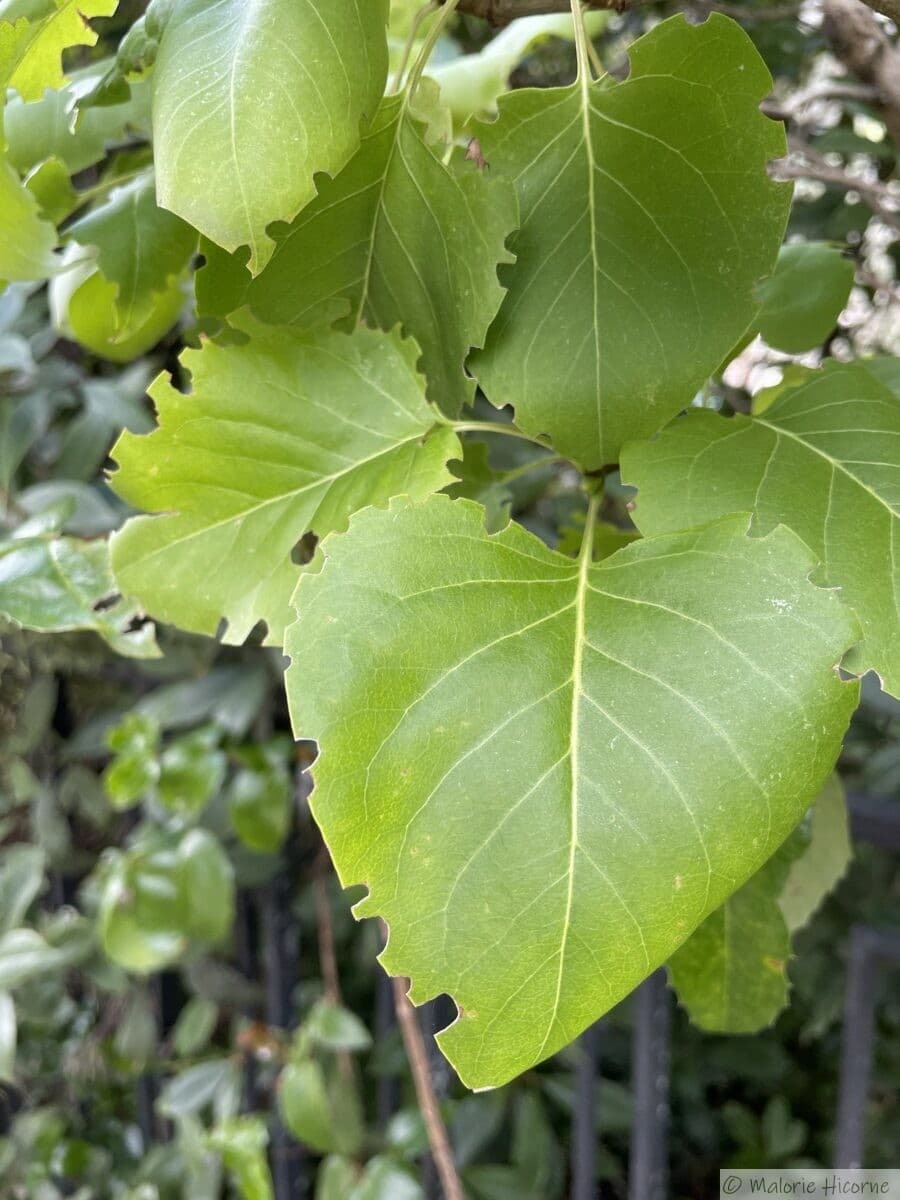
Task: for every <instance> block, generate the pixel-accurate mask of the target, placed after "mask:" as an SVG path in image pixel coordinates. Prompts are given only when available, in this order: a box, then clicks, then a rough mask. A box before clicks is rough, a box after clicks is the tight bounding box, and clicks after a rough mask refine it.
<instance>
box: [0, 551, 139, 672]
mask: <svg viewBox="0 0 900 1200" xmlns="http://www.w3.org/2000/svg"><path fill="white" fill-rule="evenodd" d="M116 594H117V593H116V585H115V583H114V581H113V577H112V572H111V570H110V566H109V548H108V546H107V544H106V542H104V541H93V542H81V541H78V540H77V539H76V538H65V537H62V538H38V537H35V538H30V537H24V538H18V539H14V540H12V541H8V542H3V543H2V544H0V597H2V598H0V616H2V617H4V618H5V619H6V620H10V621H14V622H15V623H16V624H17V625H21V626H22V628H24V629H34V630H37V631H38V632H39V633H59V632H63V631H65V630H72V629H87V630H92V631H93V632H94V633H96V634H99V636H100V637H102V638H103V640H104V641H106V642H108V643H109V645H110V646H112V648H113V649H114V650H115V651H116V652H117V653H118V654H125V655H128V656H129V657H131V658H157V657H158V656H159V649H158V647H157V645H156V640H155V633H154V629H153V626H152V625H150V624H143V625H140V626H139V627H138V628H136V629H132V628H130V626H131V624H132V622H133V621H134V620H135V618H136V617H137V616H138V610H137V607H136V606H135V605H134V604H132V603H130V602H129V601H127V600H125V599H123V598H119V599H115V597H116Z"/></svg>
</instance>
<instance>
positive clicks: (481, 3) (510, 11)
mask: <svg viewBox="0 0 900 1200" xmlns="http://www.w3.org/2000/svg"><path fill="white" fill-rule="evenodd" d="M583 2H584V4H585V7H586V8H589V9H598V10H602V9H606V10H611V11H613V12H627V11H628V10H629V9H632V8H637V7H638V6H641V5H645V4H653V3H655V2H656V0H583ZM439 3H443V0H439ZM865 3H866V4H867V5H868V6H869V7H870V8H872V9H874V10H875V11H876V12H880V13H883V14H884V15H885V16H886V17H890V18H891V20H892V21H895V22H897V24H898V25H900V0H865ZM706 7H709V8H710V10H714V11H716V12H724V13H725V14H726V15H728V16H732V17H735V18H736V19H737V20H746V21H769V20H784V19H785V18H787V17H790V16H793V15H795V14H796V12H797V11H798V9H799V4H797V5H793V4H784V5H769V6H768V7H765V8H764V7H762V6H760V7H758V8H757V7H751V6H750V5H747V6H746V7H743V6H741V5H740V4H729V3H722V4H715V3H712V4H709V5H708V6H707V5H704V8H706ZM570 9H571V0H460V2H459V7H458V9H457V11H458V12H461V13H468V14H469V16H471V17H481V18H482V19H483V20H485V21H488V22H489V23H490V24H491V25H496V26H501V25H508V24H509V23H510V21H515V20H516V19H517V18H518V17H535V16H539V15H543V14H545V13H564V12H569V11H570Z"/></svg>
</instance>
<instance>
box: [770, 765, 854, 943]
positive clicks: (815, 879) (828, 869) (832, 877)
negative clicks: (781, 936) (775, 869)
mask: <svg viewBox="0 0 900 1200" xmlns="http://www.w3.org/2000/svg"><path fill="white" fill-rule="evenodd" d="M806 819H807V820H808V822H809V833H808V837H809V842H808V845H807V846H806V847H805V848H804V850H803V851H802V853H800V854H799V855H798V856H797V857H796V858H795V859H794V861H793V862H792V863H791V866H790V870H789V871H788V876H787V879H786V880H785V883H784V887H783V888H782V891H781V895H780V897H779V900H778V903H779V904H780V906H781V911H782V913H783V914H784V919H785V921H786V922H787V927H788V929H789V930H790V931H791V932H792V933H793V932H794V931H795V930H797V929H800V928H802V926H804V925H805V924H806V923H807V921H809V919H810V918H811V917H812V916H813V914H814V913H815V912H816V910H817V909H818V908H819V906H820V905H821V903H822V901H823V900H824V899H825V897H826V896H827V895H828V894H829V892H831V891H832V890H833V889H834V888H835V887H836V886H837V884H838V883H839V881H840V880H841V879H842V878H843V876H844V874H845V873H846V871H847V867H848V866H849V864H850V860H851V858H852V856H853V846H852V844H851V841H850V829H849V825H848V820H847V801H846V798H845V796H844V788H843V785H842V783H841V779H840V776H839V775H838V774H837V773H836V772H835V773H833V774H832V775H831V776H830V777H829V779H828V782H827V783H826V784H825V787H824V788H823V789H822V791H821V793H820V795H819V797H818V799H817V800H816V802H815V804H814V805H813V806H812V808H811V809H810V811H809V813H808V815H807V818H806Z"/></svg>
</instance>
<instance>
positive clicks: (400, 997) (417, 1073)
mask: <svg viewBox="0 0 900 1200" xmlns="http://www.w3.org/2000/svg"><path fill="white" fill-rule="evenodd" d="M391 986H392V988H393V990H394V1008H395V1010H396V1013H397V1023H398V1025H399V1026H400V1033H401V1034H402V1035H403V1045H404V1047H405V1049H406V1056H407V1058H408V1059H409V1065H410V1069H411V1071H412V1077H413V1083H414V1084H415V1087H416V1097H417V1099H418V1101H419V1108H420V1109H421V1112H422V1119H423V1121H424V1122H425V1131H426V1133H427V1134H428V1145H429V1146H430V1148H431V1157H432V1158H433V1159H434V1165H435V1167H436V1168H437V1173H438V1175H439V1176H440V1180H441V1187H442V1188H443V1189H444V1196H445V1200H465V1193H464V1192H463V1188H462V1182H461V1181H460V1178H459V1173H458V1171H457V1170H456V1163H455V1162H454V1161H453V1151H452V1149H451V1148H450V1138H449V1137H448V1136H447V1127H446V1126H445V1125H444V1121H443V1118H442V1117H441V1110H440V1107H439V1105H438V1099H437V1096H436V1095H435V1091H434V1085H433V1084H432V1081H431V1069H430V1067H429V1064H428V1054H427V1052H426V1050H425V1042H424V1041H423V1039H422V1030H421V1029H420V1028H419V1019H418V1017H417V1016H416V1010H415V1009H414V1008H413V1006H412V1003H411V1001H410V999H409V997H408V996H407V994H406V982H405V980H403V979H392V980H391Z"/></svg>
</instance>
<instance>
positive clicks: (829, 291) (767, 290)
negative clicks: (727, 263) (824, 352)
mask: <svg viewBox="0 0 900 1200" xmlns="http://www.w3.org/2000/svg"><path fill="white" fill-rule="evenodd" d="M853 277H854V270H853V262H852V260H851V259H849V258H846V257H845V256H844V254H843V253H842V251H841V250H840V249H839V248H838V247H836V246H829V245H828V244H827V243H826V242H798V243H796V244H792V245H789V246H782V248H781V250H780V252H779V254H778V262H777V263H776V266H775V270H774V272H773V273H772V275H771V277H770V278H769V279H766V280H764V281H763V282H762V283H761V284H760V285H759V287H758V288H757V290H756V295H757V299H758V300H759V302H760V303H761V305H762V308H761V310H760V314H759V318H758V327H759V332H760V333H761V334H762V336H763V338H764V339H765V341H767V342H768V343H769V345H770V346H774V347H775V348H776V349H777V350H783V351H784V352H785V353H786V354H802V353H803V352H804V351H805V350H812V349H814V348H815V347H816V346H820V345H821V344H822V342H824V341H825V339H826V338H827V337H828V335H829V334H830V333H831V332H832V331H833V330H834V327H835V325H836V324H837V319H838V317H839V316H840V314H841V311H842V309H843V307H844V305H845V304H846V303H847V298H848V297H849V295H850V289H851V288H852V287H853Z"/></svg>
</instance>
